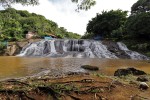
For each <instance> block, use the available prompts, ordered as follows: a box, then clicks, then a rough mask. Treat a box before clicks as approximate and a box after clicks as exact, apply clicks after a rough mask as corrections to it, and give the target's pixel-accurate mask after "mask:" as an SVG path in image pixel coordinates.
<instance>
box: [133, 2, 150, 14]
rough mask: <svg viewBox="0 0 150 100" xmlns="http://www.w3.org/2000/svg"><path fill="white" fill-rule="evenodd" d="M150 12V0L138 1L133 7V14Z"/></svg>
mask: <svg viewBox="0 0 150 100" xmlns="http://www.w3.org/2000/svg"><path fill="white" fill-rule="evenodd" d="M148 11H150V0H138V1H137V2H136V3H134V4H133V5H132V7H131V12H132V13H139V12H148Z"/></svg>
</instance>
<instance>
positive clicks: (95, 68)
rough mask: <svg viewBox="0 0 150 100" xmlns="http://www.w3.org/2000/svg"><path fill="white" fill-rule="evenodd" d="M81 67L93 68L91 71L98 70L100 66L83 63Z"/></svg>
mask: <svg viewBox="0 0 150 100" xmlns="http://www.w3.org/2000/svg"><path fill="white" fill-rule="evenodd" d="M81 68H84V69H87V70H91V71H97V70H99V68H98V67H97V66H91V65H82V66H81Z"/></svg>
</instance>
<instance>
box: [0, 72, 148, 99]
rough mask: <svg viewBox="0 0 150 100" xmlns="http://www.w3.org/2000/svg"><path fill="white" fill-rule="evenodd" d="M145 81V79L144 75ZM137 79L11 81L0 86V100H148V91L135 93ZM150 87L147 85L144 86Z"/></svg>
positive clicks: (96, 77)
mask: <svg viewBox="0 0 150 100" xmlns="http://www.w3.org/2000/svg"><path fill="white" fill-rule="evenodd" d="M148 77H149V75H148ZM136 78H137V76H132V75H128V76H124V77H120V78H118V77H114V76H113V77H110V76H109V77H108V76H105V75H102V74H99V73H94V74H88V73H86V74H84V73H80V74H69V75H67V76H64V77H59V78H49V77H48V76H43V77H38V78H27V79H19V80H16V79H11V80H6V81H2V82H0V99H2V100H6V99H9V100H14V99H15V100H17V99H20V100H59V99H61V100H121V99H122V100H150V95H149V94H150V89H148V90H141V89H139V88H138V87H139V82H138V81H136ZM147 84H148V85H150V82H147Z"/></svg>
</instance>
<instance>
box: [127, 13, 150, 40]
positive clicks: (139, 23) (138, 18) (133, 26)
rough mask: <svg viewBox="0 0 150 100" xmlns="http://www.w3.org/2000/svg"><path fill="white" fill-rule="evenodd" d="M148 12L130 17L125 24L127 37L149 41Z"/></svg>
mask: <svg viewBox="0 0 150 100" xmlns="http://www.w3.org/2000/svg"><path fill="white" fill-rule="evenodd" d="M149 23H150V12H147V13H144V12H143V13H140V14H137V15H135V16H130V17H129V18H128V20H127V23H126V31H127V34H128V35H129V37H131V38H134V39H142V40H150V24H149Z"/></svg>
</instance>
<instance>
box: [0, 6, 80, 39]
mask: <svg viewBox="0 0 150 100" xmlns="http://www.w3.org/2000/svg"><path fill="white" fill-rule="evenodd" d="M28 31H31V32H36V33H37V34H38V37H39V38H41V37H43V36H44V35H46V34H54V35H56V36H57V37H59V38H80V35H78V34H76V33H72V32H68V31H67V30H66V29H65V28H64V27H58V25H57V23H55V22H53V21H51V20H48V19H46V18H45V17H44V16H42V15H37V14H35V13H29V12H28V11H22V10H15V9H13V8H8V9H6V10H1V11H0V41H4V40H8V41H19V40H21V39H24V38H25V34H26V33H27V32H28Z"/></svg>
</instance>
